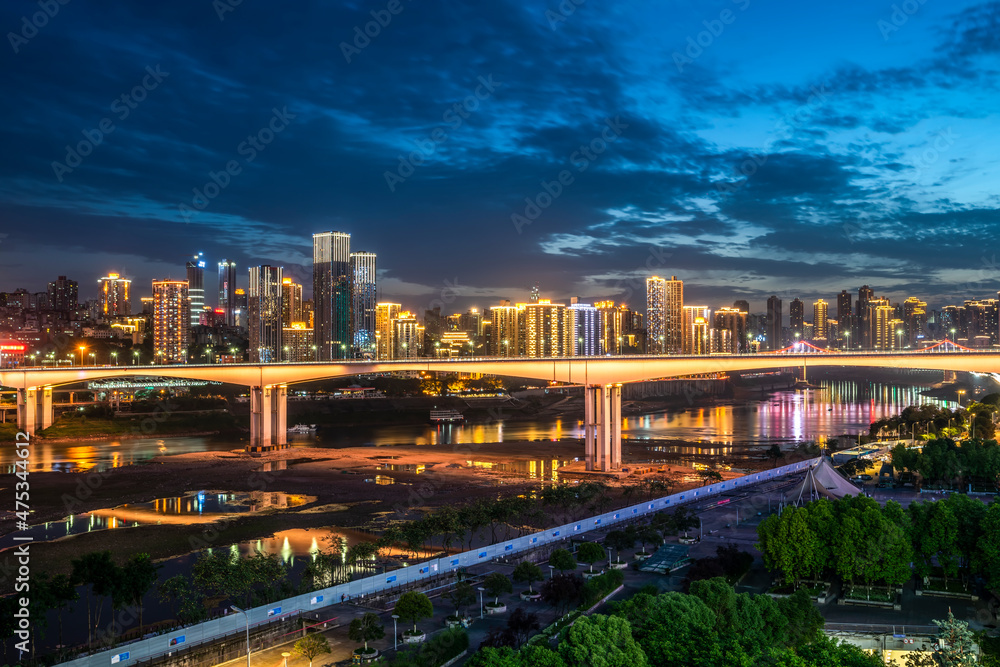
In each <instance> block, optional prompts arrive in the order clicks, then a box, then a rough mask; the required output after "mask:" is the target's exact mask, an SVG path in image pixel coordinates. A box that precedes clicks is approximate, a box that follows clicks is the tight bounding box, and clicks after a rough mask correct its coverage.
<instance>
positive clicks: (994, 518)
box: [973, 500, 1000, 591]
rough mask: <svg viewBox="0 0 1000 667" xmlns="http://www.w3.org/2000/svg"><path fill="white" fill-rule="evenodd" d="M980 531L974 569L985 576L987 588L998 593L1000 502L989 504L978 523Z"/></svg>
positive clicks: (999, 575)
mask: <svg viewBox="0 0 1000 667" xmlns="http://www.w3.org/2000/svg"><path fill="white" fill-rule="evenodd" d="M973 502H975V503H976V504H980V503H979V501H973ZM980 531H981V536H980V538H979V540H978V551H977V554H976V559H975V560H976V569H978V570H979V571H980V572H982V573H983V574H985V575H986V586H987V588H989V589H990V590H992V591H1000V501H996V500H994V501H993V502H992V503H990V506H989V508H988V509H987V510H986V512H985V514H984V515H983V518H982V521H981V523H980Z"/></svg>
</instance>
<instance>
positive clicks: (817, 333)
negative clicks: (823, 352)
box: [812, 299, 830, 343]
mask: <svg viewBox="0 0 1000 667" xmlns="http://www.w3.org/2000/svg"><path fill="white" fill-rule="evenodd" d="M828 308H829V304H828V303H827V302H826V301H824V300H823V299H819V300H818V301H815V302H813V335H812V338H813V339H814V340H817V341H820V342H824V343H825V342H826V341H827V340H829V339H830V325H829V316H828V313H827V309H828Z"/></svg>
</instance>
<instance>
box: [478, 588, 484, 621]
mask: <svg viewBox="0 0 1000 667" xmlns="http://www.w3.org/2000/svg"><path fill="white" fill-rule="evenodd" d="M478 589H479V618H482V617H483V591H485V590H486V589H485V588H483V587H482V586H479V587H478Z"/></svg>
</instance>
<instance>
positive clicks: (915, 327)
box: [903, 296, 927, 347]
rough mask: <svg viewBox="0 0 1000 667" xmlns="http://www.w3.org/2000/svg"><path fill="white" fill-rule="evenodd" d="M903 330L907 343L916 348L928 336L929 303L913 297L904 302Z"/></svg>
mask: <svg viewBox="0 0 1000 667" xmlns="http://www.w3.org/2000/svg"><path fill="white" fill-rule="evenodd" d="M903 329H904V330H905V331H906V342H907V344H908V345H910V346H913V347H916V346H918V345H920V343H921V341H923V339H924V338H925V337H926V335H927V302H926V301H921V300H920V299H918V298H917V297H915V296H911V297H909V298H907V299H906V301H904V302H903Z"/></svg>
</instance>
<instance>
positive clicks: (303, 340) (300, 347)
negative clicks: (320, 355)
mask: <svg viewBox="0 0 1000 667" xmlns="http://www.w3.org/2000/svg"><path fill="white" fill-rule="evenodd" d="M281 351H282V358H283V359H284V360H285V361H291V362H297V361H315V360H316V347H315V345H313V330H312V329H311V328H310V327H309V325H308V324H307V323H306V322H292V323H291V324H290V325H289V326H286V327H283V328H282V332H281Z"/></svg>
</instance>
